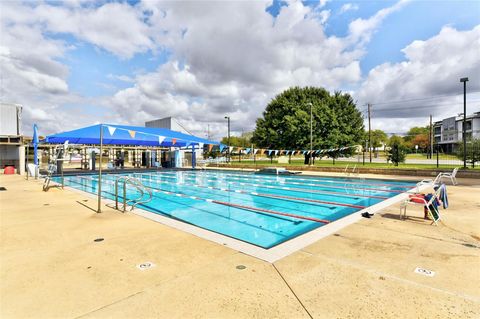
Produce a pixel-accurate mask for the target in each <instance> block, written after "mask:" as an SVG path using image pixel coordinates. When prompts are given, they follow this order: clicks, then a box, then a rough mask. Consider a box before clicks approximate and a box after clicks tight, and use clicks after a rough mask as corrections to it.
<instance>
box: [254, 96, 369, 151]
mask: <svg viewBox="0 0 480 319" xmlns="http://www.w3.org/2000/svg"><path fill="white" fill-rule="evenodd" d="M309 103H311V105H312V115H313V116H312V118H313V149H325V148H334V147H338V146H347V145H356V144H360V143H361V141H362V140H363V129H364V126H363V118H362V115H361V113H360V111H359V110H358V109H357V107H356V105H355V102H354V101H353V99H352V97H351V96H350V95H349V94H348V93H341V92H335V93H333V94H330V93H329V92H328V91H327V90H325V89H323V88H316V87H305V88H300V87H293V88H290V89H288V90H286V91H284V92H282V93H281V94H279V95H277V96H276V97H275V98H274V99H273V100H272V101H271V102H270V103H269V104H268V105H267V107H266V109H265V111H264V112H263V117H261V118H259V119H258V120H257V125H256V128H255V131H254V132H253V137H252V142H253V143H255V144H256V145H257V146H258V147H265V148H270V149H287V150H288V149H305V150H308V149H310V104H309Z"/></svg>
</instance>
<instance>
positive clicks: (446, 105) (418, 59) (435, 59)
mask: <svg viewBox="0 0 480 319" xmlns="http://www.w3.org/2000/svg"><path fill="white" fill-rule="evenodd" d="M475 48H477V49H475ZM478 48H480V25H478V26H476V27H475V28H473V29H472V30H468V31H459V30H456V29H454V28H452V27H450V26H446V27H444V28H443V29H442V30H441V31H440V33H439V34H437V35H435V36H433V37H431V38H430V39H427V40H425V41H414V42H412V43H411V44H409V45H408V46H407V47H405V48H404V49H403V50H402V52H403V53H404V54H405V59H406V60H405V61H403V62H399V63H385V64H382V65H379V66H377V67H375V68H374V69H372V70H371V71H370V72H369V74H368V77H367V78H366V80H365V81H364V82H363V84H362V86H361V88H360V89H359V91H358V92H357V94H356V96H357V98H358V99H359V101H361V102H362V103H367V102H370V103H373V105H374V107H373V112H374V114H375V116H376V117H377V118H381V119H392V118H394V119H397V120H390V121H385V120H382V121H383V122H384V126H385V127H387V126H389V129H392V127H395V129H396V130H401V131H405V127H409V126H410V125H407V126H403V124H404V122H405V121H415V123H418V122H425V119H427V118H428V116H429V115H430V114H433V115H434V119H436V120H440V119H442V118H444V117H449V116H452V115H455V114H456V113H460V112H462V111H463V102H462V101H463V95H462V94H463V87H462V85H461V83H460V82H459V79H460V78H461V77H465V76H467V77H469V79H470V82H468V90H469V92H478V91H480V59H479V50H478ZM425 97H436V98H431V99H425ZM479 98H480V96H479V95H478V93H477V94H475V93H474V94H472V93H470V94H469V103H468V104H469V110H470V111H469V113H470V112H475V111H479V110H480V99H479ZM394 101H404V102H398V103H392V102H394ZM470 101H471V102H470ZM386 102H388V103H386ZM375 104H377V105H375ZM402 118H407V119H408V120H405V119H404V120H403V123H402V122H401V121H402V120H401V119H402ZM416 118H419V119H416Z"/></svg>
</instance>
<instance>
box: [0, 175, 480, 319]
mask: <svg viewBox="0 0 480 319" xmlns="http://www.w3.org/2000/svg"><path fill="white" fill-rule="evenodd" d="M479 184H480V183H479ZM0 185H1V186H5V187H6V188H7V191H2V192H0V236H1V241H0V317H1V318H78V317H87V318H88V317H90V318H171V317H182V318H185V317H196V318H205V317H208V318H212V317H213V318H215V317H216V318H252V317H253V318H265V317H268V318H270V317H276V318H302V317H306V318H308V317H310V316H311V317H313V318H360V317H361V318H365V317H367V318H371V317H375V318H399V317H403V318H410V317H414V318H478V317H480V273H479V270H480V258H479V257H480V254H479V252H480V233H479V231H480V214H479V212H480V209H479V207H480V202H479V198H478V195H477V194H478V190H479V189H478V187H476V186H472V187H468V186H456V187H448V191H449V198H450V205H451V206H450V208H449V209H448V210H442V211H441V212H442V214H443V222H442V224H440V225H439V226H438V227H436V226H431V225H430V223H429V222H428V221H425V220H423V219H422V217H423V212H422V209H421V207H409V208H408V211H407V215H408V218H407V219H406V220H399V219H398V211H399V208H398V206H395V205H394V206H391V207H386V208H383V209H382V210H381V212H380V213H379V214H377V215H375V216H374V217H373V218H371V219H361V220H360V221H357V222H356V223H354V224H352V225H350V226H347V227H346V228H343V229H339V230H337V231H336V232H335V234H333V235H331V236H327V237H325V238H324V239H322V240H319V241H317V242H314V243H313V244H311V245H309V246H307V247H305V248H304V249H303V250H302V251H299V252H296V253H294V254H292V255H290V256H288V257H286V258H283V259H281V260H279V261H277V262H275V263H274V264H273V265H272V264H271V263H268V262H265V261H262V260H259V259H256V258H253V257H250V256H247V255H244V254H242V253H238V252H237V251H235V250H234V249H231V248H228V247H225V246H223V245H219V244H216V243H213V242H210V241H208V240H205V239H202V238H199V237H196V236H194V235H191V234H188V233H185V232H182V231H180V230H177V229H174V228H170V227H168V226H165V225H162V224H160V223H156V222H153V221H150V220H147V219H145V218H142V217H141V216H137V215H135V214H132V213H127V214H123V213H120V212H117V211H113V210H111V209H109V208H105V212H104V213H102V214H96V213H95V212H94V209H95V208H96V203H95V201H94V200H92V199H91V197H90V196H88V195H86V194H82V193H79V192H70V191H67V190H64V191H62V190H59V189H51V190H50V191H49V192H47V193H45V192H42V191H41V184H39V183H38V182H35V181H28V182H27V181H25V180H24V179H22V177H20V176H14V175H13V176H12V175H10V176H0ZM473 185H475V184H473ZM46 204H48V205H46ZM92 209H93V210H92ZM96 238H104V240H103V241H101V242H94V239H96ZM143 262H152V263H154V264H155V267H153V268H150V269H145V270H140V269H138V268H137V267H136V266H137V265H138V264H140V263H143ZM239 265H244V266H246V268H245V269H243V270H242V269H237V268H236V267H237V266H239ZM416 267H423V268H427V269H430V270H433V271H435V276H434V277H426V276H422V275H420V274H417V273H415V272H414V269H415V268H416ZM277 269H278V272H277Z"/></svg>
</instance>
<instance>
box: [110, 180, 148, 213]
mask: <svg viewBox="0 0 480 319" xmlns="http://www.w3.org/2000/svg"><path fill="white" fill-rule="evenodd" d="M122 180H123V207H122V211H123V212H125V211H126V210H127V205H128V204H129V203H133V204H132V205H130V206H131V208H130V211H132V210H133V209H134V208H135V206H137V205H139V204H144V203H148V202H150V201H151V200H152V198H153V194H152V191H151V190H150V189H149V188H148V187H146V186H145V185H143V184H142V182H140V181H139V180H138V179H136V178H134V177H131V176H120V177H118V178H117V179H116V180H115V209H117V210H118V183H119V182H120V181H122ZM127 184H129V185H132V186H133V187H135V188H136V189H137V190H138V191H139V192H140V196H139V197H137V198H135V199H129V200H127ZM145 191H146V192H147V193H148V196H149V197H148V198H147V199H145V200H142V199H143V197H144V195H145Z"/></svg>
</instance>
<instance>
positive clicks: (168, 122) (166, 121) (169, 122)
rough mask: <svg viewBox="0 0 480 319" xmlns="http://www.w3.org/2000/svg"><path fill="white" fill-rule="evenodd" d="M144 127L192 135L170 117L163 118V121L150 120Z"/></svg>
mask: <svg viewBox="0 0 480 319" xmlns="http://www.w3.org/2000/svg"><path fill="white" fill-rule="evenodd" d="M145 127H156V128H166V129H169V130H172V131H177V132H180V133H184V134H189V135H191V134H192V133H190V132H188V131H187V130H186V129H185V128H183V127H182V126H181V125H180V124H179V123H178V122H177V120H175V119H174V118H172V117H165V118H163V119H158V120H152V121H148V122H145Z"/></svg>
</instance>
